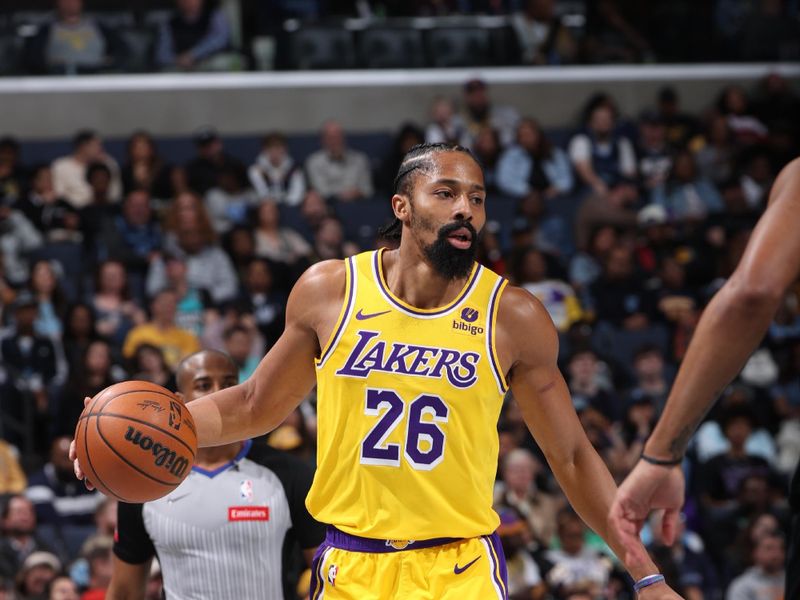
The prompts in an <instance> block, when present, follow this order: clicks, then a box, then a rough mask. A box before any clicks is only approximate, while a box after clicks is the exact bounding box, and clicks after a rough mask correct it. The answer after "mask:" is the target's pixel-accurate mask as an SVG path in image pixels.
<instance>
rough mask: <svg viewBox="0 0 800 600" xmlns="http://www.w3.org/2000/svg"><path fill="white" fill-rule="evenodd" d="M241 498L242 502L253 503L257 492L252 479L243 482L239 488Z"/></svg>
mask: <svg viewBox="0 0 800 600" xmlns="http://www.w3.org/2000/svg"><path fill="white" fill-rule="evenodd" d="M239 496H240V497H241V499H242V500H247V501H248V502H252V501H253V498H254V497H255V492H254V491H253V481H252V480H251V479H245V480H244V481H242V484H241V485H240V486H239Z"/></svg>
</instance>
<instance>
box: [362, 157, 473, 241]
mask: <svg viewBox="0 0 800 600" xmlns="http://www.w3.org/2000/svg"><path fill="white" fill-rule="evenodd" d="M442 152H463V153H464V154H466V155H467V156H469V157H470V158H471V159H472V160H474V161H475V162H476V163H477V162H478V159H477V158H475V155H474V154H472V152H471V151H470V150H469V148H465V147H464V146H459V145H458V144H447V143H436V144H417V145H416V146H413V147H412V148H411V149H410V150H409V151H408V152H406V154H405V156H403V160H402V161H400V168H399V169H397V176H396V177H395V178H394V193H395V194H403V195H410V193H411V188H412V185H413V183H414V177H413V175H415V174H416V173H417V172H421V173H429V172H430V171H432V170H433V169H434V167H435V165H434V162H433V160H432V159H433V156H434V155H435V154H440V153H442ZM479 164H480V163H479ZM402 231H403V223H402V222H401V221H400V219H398V218H397V217H395V218H394V220H393V221H392V222H391V223H389V224H388V225H386V226H385V227H382V228H381V229H380V230H379V232H378V233H379V234H380V236H381V237H383V238H386V239H389V240H399V239H400V236H401V234H402Z"/></svg>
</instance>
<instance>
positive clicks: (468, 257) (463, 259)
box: [411, 212, 478, 281]
mask: <svg viewBox="0 0 800 600" xmlns="http://www.w3.org/2000/svg"><path fill="white" fill-rule="evenodd" d="M411 226H412V228H414V229H417V228H419V229H427V230H428V231H435V228H434V226H433V224H432V223H431V222H430V221H428V220H427V219H424V218H415V215H414V213H413V212H412V214H411ZM461 228H464V229H466V230H467V231H469V233H470V245H469V248H465V249H464V250H461V249H460V248H456V247H455V246H453V245H452V244H451V243H450V242H449V241H448V240H447V236H449V235H450V234H451V233H453V232H454V231H456V230H458V229H461ZM422 251H423V253H424V254H425V258H427V259H428V262H430V264H431V266H432V267H433V268H434V270H435V271H436V272H437V273H438V274H439V275H441V276H442V277H443V278H444V279H447V280H448V281H452V280H455V279H464V278H465V277H466V276H467V275H469V274H470V272H471V271H472V265H473V264H474V263H475V257H476V256H477V254H478V232H477V231H475V228H474V227H473V226H472V223H470V222H469V221H454V222H453V223H448V224H447V225H443V226H442V227H440V228H439V230H438V231H437V232H436V240H435V241H434V242H433V243H431V244H428V245H427V246H423V247H422Z"/></svg>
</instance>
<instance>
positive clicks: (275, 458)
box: [114, 442, 325, 600]
mask: <svg viewBox="0 0 800 600" xmlns="http://www.w3.org/2000/svg"><path fill="white" fill-rule="evenodd" d="M262 444H263V442H260V444H259V446H258V448H257V449H256V447H255V446H254V445H253V443H252V442H247V443H246V444H245V445H244V447H243V448H242V450H241V452H239V454H238V455H237V456H236V458H234V460H232V461H231V462H230V463H228V464H226V465H223V466H222V467H219V468H218V469H216V470H214V471H205V470H203V469H199V468H197V467H195V468H193V469H192V472H191V474H190V475H189V477H187V478H186V480H185V481H184V482H183V483H182V484H181V485H180V486H178V487H177V488H176V489H175V490H174V491H173V492H172V493H170V494H169V495H168V496H165V497H164V498H161V499H159V500H156V501H154V502H148V503H146V504H124V503H120V505H119V512H118V525H117V535H116V536H115V544H114V553H115V554H116V556H117V557H118V558H119V559H120V560H122V561H124V562H127V563H131V564H142V563H144V562H147V561H149V560H150V559H151V558H152V557H153V556H154V555H157V556H158V560H159V562H160V564H161V571H162V576H163V580H164V593H165V596H166V598H167V600H200V599H209V598H214V599H217V598H219V599H223V598H236V599H248V598H258V599H263V600H273V599H274V600H281V599H283V598H284V591H285V590H286V591H287V593H288V589H287V588H289V585H288V582H285V581H284V578H283V575H284V571H285V569H284V564H283V563H284V547H285V542H289V543H292V538H293V539H295V540H296V541H297V542H298V543H299V544H300V547H301V548H303V549H306V548H313V547H315V546H317V545H319V543H320V542H321V541H322V539H323V537H324V533H325V532H324V528H323V526H322V525H320V524H319V523H317V522H316V521H314V520H313V519H312V518H311V516H310V515H309V514H308V511H307V510H306V508H305V497H306V494H307V493H308V489H309V487H310V485H311V479H312V475H313V474H312V472H311V469H310V468H309V467H308V466H307V465H305V464H304V463H301V462H300V461H298V460H296V459H294V458H293V457H291V456H288V455H286V454H284V453H282V452H279V451H277V450H273V449H271V448H268V447H266V446H263V445H262ZM287 535H288V539H287ZM292 593H293V592H292ZM287 597H289V596H287Z"/></svg>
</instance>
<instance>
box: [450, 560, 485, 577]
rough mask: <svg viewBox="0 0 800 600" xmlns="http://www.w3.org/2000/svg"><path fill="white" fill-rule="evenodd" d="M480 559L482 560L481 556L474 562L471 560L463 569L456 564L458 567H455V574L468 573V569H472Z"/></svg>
mask: <svg viewBox="0 0 800 600" xmlns="http://www.w3.org/2000/svg"><path fill="white" fill-rule="evenodd" d="M479 558H480V556H478V557H476V558H475V559H474V560H471V561H470V562H468V563H467V564H465V565H464V566H463V567H459V566H458V563H456V566H455V567H453V573H455V574H456V575H461V574H462V573H463V572H464V571H466V570H467V569H469V568H470V567H471V566H472V565H474V564H475V563H476V562H478V559H479Z"/></svg>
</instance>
